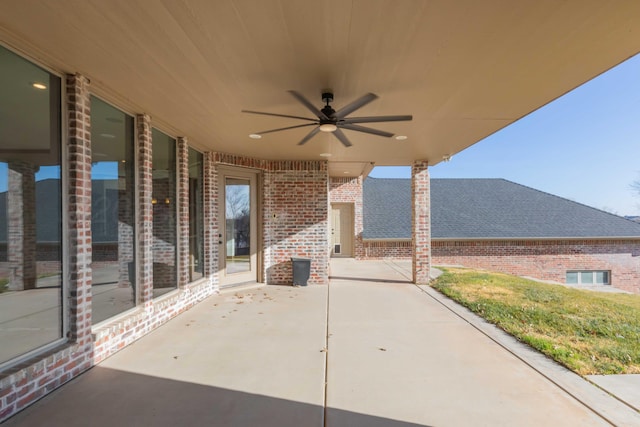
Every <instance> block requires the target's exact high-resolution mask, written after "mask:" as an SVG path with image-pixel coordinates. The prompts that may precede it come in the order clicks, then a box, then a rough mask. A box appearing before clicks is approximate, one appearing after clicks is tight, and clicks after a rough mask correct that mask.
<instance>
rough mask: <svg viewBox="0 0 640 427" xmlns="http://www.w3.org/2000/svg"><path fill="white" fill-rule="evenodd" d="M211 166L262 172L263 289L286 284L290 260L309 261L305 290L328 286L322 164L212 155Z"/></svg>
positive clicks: (326, 186) (325, 183) (326, 177)
mask: <svg viewBox="0 0 640 427" xmlns="http://www.w3.org/2000/svg"><path fill="white" fill-rule="evenodd" d="M214 161H215V163H216V164H225V165H232V166H240V167H247V168H252V169H256V170H259V171H262V225H263V230H262V248H263V261H264V262H263V265H264V271H265V279H266V282H267V283H268V284H291V283H292V279H293V278H292V267H291V257H302V258H311V260H312V261H311V277H310V278H309V282H308V283H309V284H322V285H324V284H327V283H328V282H329V275H328V271H329V240H328V238H329V231H328V215H329V199H328V192H329V172H328V169H327V162H326V161H269V160H260V159H253V158H250V157H245V156H238V155H233V154H226V153H215V154H214Z"/></svg>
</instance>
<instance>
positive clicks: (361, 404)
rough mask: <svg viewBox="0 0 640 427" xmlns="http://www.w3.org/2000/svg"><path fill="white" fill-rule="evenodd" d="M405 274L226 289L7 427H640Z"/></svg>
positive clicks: (337, 263)
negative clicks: (301, 285) (543, 426)
mask: <svg viewBox="0 0 640 427" xmlns="http://www.w3.org/2000/svg"><path fill="white" fill-rule="evenodd" d="M408 268H410V264H409V263H402V262H386V261H377V262H372V261H355V260H352V259H334V260H332V264H331V276H332V279H331V284H330V285H329V286H309V287H289V286H260V287H255V288H248V289H243V290H230V291H225V292H224V293H222V294H221V295H217V296H213V297H210V298H208V299H206V300H205V301H203V302H202V303H200V304H198V305H197V306H196V307H194V308H193V309H191V310H189V311H188V312H186V313H184V314H182V315H180V316H178V317H177V318H175V319H173V320H172V321H170V322H168V323H167V324H166V325H164V326H162V327H161V328H159V329H157V330H156V331H154V332H153V333H151V334H149V335H147V336H146V337H144V338H142V339H140V340H139V341H137V342H135V343H134V344H132V345H131V346H129V347H127V348H125V349H124V350H122V351H120V352H119V353H117V354H116V355H114V356H112V357H111V358H109V359H107V360H105V361H104V362H102V363H101V364H100V365H98V366H96V367H94V368H93V369H91V370H90V371H89V372H87V373H86V374H84V375H82V376H80V377H79V378H76V379H75V380H73V381H71V382H70V383H68V384H67V385H65V386H63V387H61V388H60V389H59V390H57V391H55V392H53V393H52V394H50V395H48V396H46V397H45V398H43V399H42V400H40V401H39V402H36V403H35V404H34V405H32V406H31V407H29V408H27V409H26V410H24V411H23V412H21V413H20V414H17V415H16V416H14V417H13V418H11V419H9V420H7V422H6V425H7V426H36V425H47V426H86V425H92V426H114V425H122V426H148V425H154V426H296V427H300V426H304V427H306V426H309V427H315V426H317V427H323V426H329V427H337V426H354V427H358V426H367V427H371V426H374V427H375V426H390V427H412V426H469V425H473V426H483V425H486V426H540V425H568V426H569V425H579V426H598V425H620V426H635V425H638V426H640V414H639V413H638V412H637V411H634V410H633V409H632V408H631V407H630V406H629V405H625V404H624V403H622V402H621V401H620V400H618V399H616V398H615V397H612V396H611V395H609V394H607V393H606V392H605V391H603V390H602V389H600V388H598V387H596V386H595V385H593V384H592V383H590V382H588V381H586V380H585V379H582V378H580V377H578V376H577V375H575V374H573V373H571V372H569V371H567V370H565V369H564V368H561V367H559V366H558V365H556V364H555V363H553V362H551V361H549V360H548V359H546V358H545V357H544V356H541V355H539V354H538V353H536V352H533V351H531V350H529V349H528V348H527V347H525V346H523V345H521V344H519V343H518V342H517V341H515V340H513V339H512V338H511V337H509V336H507V335H505V334H503V333H501V332H500V331H498V330H497V329H496V328H495V327H493V326H492V325H489V324H487V323H486V322H484V321H482V320H481V319H478V318H477V317H475V316H473V315H472V314H471V313H469V312H467V311H466V310H465V309H463V308H461V307H459V306H457V305H456V304H454V303H452V302H451V301H449V300H446V299H445V298H443V297H441V296H440V295H439V294H437V293H436V292H434V291H433V290H431V289H430V288H429V287H426V286H415V285H413V284H411V283H410V278H409V271H408Z"/></svg>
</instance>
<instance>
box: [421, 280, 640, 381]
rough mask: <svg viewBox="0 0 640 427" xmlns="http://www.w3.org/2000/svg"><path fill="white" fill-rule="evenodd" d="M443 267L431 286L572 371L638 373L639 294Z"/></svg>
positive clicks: (639, 351) (639, 348) (639, 362)
mask: <svg viewBox="0 0 640 427" xmlns="http://www.w3.org/2000/svg"><path fill="white" fill-rule="evenodd" d="M442 270H443V271H444V273H443V274H442V276H440V277H439V278H438V279H436V280H435V281H434V282H432V283H431V286H433V287H434V288H435V289H437V290H438V291H440V292H442V293H443V294H444V295H446V296H448V297H449V298H452V299H454V300H455V301H457V302H459V303H461V304H462V305H464V306H465V307H467V308H469V309H470V310H472V311H473V312H475V313H476V314H478V315H480V316H481V317H483V318H484V319H486V320H487V321H489V322H491V323H494V324H495V325H497V326H499V327H500V328H502V329H503V330H505V331H506V332H508V333H509V334H511V335H513V336H515V337H516V338H518V339H519V340H521V341H523V342H525V343H527V344H529V345H530V346H531V347H533V348H535V349H537V350H539V351H541V352H542V353H544V354H546V355H547V356H549V357H551V358H553V359H555V360H556V361H557V362H559V363H561V364H562V365H564V366H566V367H567V368H569V369H571V370H573V371H574V372H576V373H578V374H580V375H592V374H638V373H640V295H628V294H614V293H603V292H593V291H586V290H578V289H573V288H567V287H564V286H561V285H552V284H546V283H539V282H535V281H531V280H527V279H522V278H519V277H514V276H508V275H505V274H498V273H489V272H486V271H477V270H471V269H461V268H446V269H442Z"/></svg>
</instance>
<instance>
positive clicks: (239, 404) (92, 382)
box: [4, 362, 423, 427]
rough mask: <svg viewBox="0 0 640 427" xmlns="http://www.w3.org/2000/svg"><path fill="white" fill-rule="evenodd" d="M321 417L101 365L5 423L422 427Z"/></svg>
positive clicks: (300, 406) (341, 415) (263, 399)
mask: <svg viewBox="0 0 640 427" xmlns="http://www.w3.org/2000/svg"><path fill="white" fill-rule="evenodd" d="M212 363H213V362H212ZM323 419H324V408H323V407H322V406H319V405H314V404H309V403H303V402H295V401H291V400H286V399H280V398H275V397H269V396H263V395H258V394H252V393H246V392H242V391H235V390H229V389H224V388H219V387H215V386H209V385H202V384H195V383H189V382H182V381H176V380H172V379H166V378H158V377H152V376H147V375H140V374H136V373H131V372H124V371H120V370H114V369H110V368H102V367H99V366H98V367H95V368H93V369H91V370H90V371H89V372H87V373H85V374H83V375H81V376H80V377H78V378H76V379H74V380H73V381H71V382H69V383H67V384H66V385H64V386H63V387H61V388H60V389H58V390H56V391H55V392H53V393H51V394H49V395H47V396H46V397H44V398H43V399H42V400H40V401H38V402H36V403H35V404H33V405H31V406H30V407H28V408H27V409H25V410H24V411H22V412H20V413H18V414H17V415H15V416H14V417H12V418H10V419H8V420H6V422H5V423H4V426H7V427H9V426H35V425H47V426H66V427H74V426H87V425H91V426H93V427H103V426H104V427H106V426H109V427H111V426H158V427H163V426H172V427H173V426H243V427H244V426H246V427H253V426H256V427H258V426H260V427H271V426H273V427H276V426H277V427H289V426H290V427H303V426H304V427H316V426H317V427H322V426H325V425H326V426H329V427H331V426H336V427H337V426H353V427H360V426H362V427H365V426H366V427H376V426H386V427H423V426H422V425H419V424H413V423H408V422H403V421H397V420H391V419H386V418H380V417H375V416H371V415H366V414H358V413H354V412H350V411H344V410H340V409H332V408H329V409H328V410H327V423H326V424H324V421H323Z"/></svg>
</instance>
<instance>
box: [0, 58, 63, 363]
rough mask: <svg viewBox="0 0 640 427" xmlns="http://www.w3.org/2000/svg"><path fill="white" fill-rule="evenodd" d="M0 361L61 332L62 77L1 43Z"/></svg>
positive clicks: (16, 355) (24, 351) (54, 340)
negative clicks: (0, 326) (0, 325)
mask: <svg viewBox="0 0 640 427" xmlns="http://www.w3.org/2000/svg"><path fill="white" fill-rule="evenodd" d="M0 93H1V94H2V96H0V323H1V324H2V328H0V364H2V363H4V362H7V361H10V360H11V359H14V358H16V357H19V356H21V355H24V354H25V353H28V352H31V351H33V350H36V349H38V348H40V347H43V346H45V345H47V344H51V343H53V342H56V341H57V340H59V339H61V338H62V337H63V322H62V312H63V305H62V295H63V293H62V277H63V267H62V266H63V263H62V194H63V193H62V185H61V178H62V168H61V167H62V163H61V155H60V151H61V133H60V125H61V108H60V105H61V79H60V78H59V77H58V76H55V75H53V74H51V73H49V72H47V71H46V70H43V69H42V68H40V67H38V66H36V65H34V64H32V63H31V62H29V61H27V60H25V59H23V58H21V57H20V56H18V55H16V54H14V53H13V52H11V51H9V50H7V49H5V48H4V47H2V46H0Z"/></svg>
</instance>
